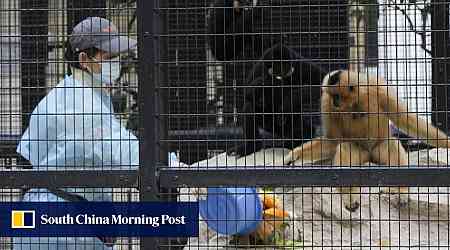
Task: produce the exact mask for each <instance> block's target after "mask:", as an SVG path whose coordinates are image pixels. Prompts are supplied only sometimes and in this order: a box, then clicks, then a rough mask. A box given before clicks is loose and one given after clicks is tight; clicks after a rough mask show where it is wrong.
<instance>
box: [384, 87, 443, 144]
mask: <svg viewBox="0 0 450 250" xmlns="http://www.w3.org/2000/svg"><path fill="white" fill-rule="evenodd" d="M379 90H380V92H385V93H383V95H379V96H383V97H386V99H385V100H382V102H381V104H382V106H383V109H384V111H385V112H387V116H388V118H389V120H391V121H392V122H393V123H394V124H395V125H396V126H397V127H399V128H400V129H402V130H403V131H404V132H405V133H407V134H408V135H410V136H415V137H417V138H420V139H422V140H423V141H424V142H425V143H427V144H429V145H432V146H434V147H438V148H439V147H440V148H450V140H449V138H448V136H447V135H446V134H445V133H444V132H443V131H442V130H440V129H438V128H436V127H435V126H433V125H432V124H431V123H428V122H427V121H426V120H425V119H423V118H421V117H418V116H417V115H416V114H415V113H412V112H408V110H407V108H406V104H405V103H404V102H402V101H401V100H399V99H398V98H397V94H396V92H395V90H393V89H391V88H389V89H388V88H387V87H380V88H379ZM380 92H379V93H380Z"/></svg>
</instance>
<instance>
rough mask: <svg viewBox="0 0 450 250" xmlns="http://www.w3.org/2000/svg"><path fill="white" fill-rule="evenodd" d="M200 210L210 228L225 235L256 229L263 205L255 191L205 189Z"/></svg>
mask: <svg viewBox="0 0 450 250" xmlns="http://www.w3.org/2000/svg"><path fill="white" fill-rule="evenodd" d="M199 211H200V215H201V216H202V218H203V219H204V220H205V222H206V224H207V225H208V227H209V228H211V229H213V230H214V231H216V232H218V233H220V234H225V235H243V234H248V233H251V232H253V231H254V230H256V228H257V227H258V225H259V223H260V222H261V220H262V203H261V199H260V198H259V195H258V192H257V190H256V188H208V195H207V198H206V199H205V200H200V201H199Z"/></svg>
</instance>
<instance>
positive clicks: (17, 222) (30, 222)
mask: <svg viewBox="0 0 450 250" xmlns="http://www.w3.org/2000/svg"><path fill="white" fill-rule="evenodd" d="M11 228H13V229H20V228H35V212H34V210H27V211H24V210H12V211H11Z"/></svg>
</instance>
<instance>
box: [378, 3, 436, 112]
mask: <svg viewBox="0 0 450 250" xmlns="http://www.w3.org/2000/svg"><path fill="white" fill-rule="evenodd" d="M379 2H380V4H381V5H380V18H379V21H378V28H379V34H378V44H379V47H378V52H379V58H380V61H379V70H380V71H379V73H381V74H382V76H383V77H385V79H386V80H387V81H388V83H390V84H393V85H396V86H397V87H398V92H399V96H400V97H401V98H403V99H404V100H406V101H407V104H408V108H409V110H411V111H415V112H428V113H427V114H424V113H419V114H423V115H426V116H427V118H428V119H431V117H430V115H431V114H430V113H429V112H431V79H432V78H431V77H432V75H431V55H430V54H427V53H426V52H425V51H424V50H423V49H422V48H421V47H420V44H421V43H422V40H421V37H420V36H419V35H416V33H414V32H413V31H412V30H411V29H410V26H409V23H408V22H407V20H406V18H405V16H404V15H403V14H402V13H401V11H399V10H396V9H395V8H394V7H390V6H388V5H387V4H386V3H391V4H392V3H397V6H398V7H399V8H402V9H405V10H406V12H407V14H408V15H409V17H410V19H411V21H412V23H413V24H415V25H416V29H418V30H419V31H421V28H422V17H421V15H420V12H419V11H418V10H417V9H415V8H414V6H413V5H411V6H410V9H409V10H408V9H407V6H405V5H401V4H399V3H400V1H398V0H380V1H379ZM420 7H421V8H423V6H420ZM426 24H427V26H426V30H428V31H430V30H431V18H430V16H428V20H427V22H426ZM426 47H427V49H429V50H431V32H427V40H426Z"/></svg>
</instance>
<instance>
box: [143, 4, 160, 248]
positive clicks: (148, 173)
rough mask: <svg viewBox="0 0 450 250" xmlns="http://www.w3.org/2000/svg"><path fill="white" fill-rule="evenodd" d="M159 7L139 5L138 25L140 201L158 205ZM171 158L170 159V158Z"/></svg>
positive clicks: (149, 243)
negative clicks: (156, 36)
mask: <svg viewBox="0 0 450 250" xmlns="http://www.w3.org/2000/svg"><path fill="white" fill-rule="evenodd" d="M155 3H156V1H154V0H139V1H137V13H136V14H137V25H138V53H139V55H138V58H139V69H138V85H139V111H140V113H141V114H142V115H141V116H140V119H139V120H140V128H141V129H142V130H143V133H139V134H142V137H141V138H140V141H139V146H140V157H139V159H140V167H139V196H140V197H139V198H140V201H157V200H158V193H159V190H158V184H157V179H156V171H157V169H156V161H157V153H158V151H157V148H156V147H157V138H156V120H155V116H156V102H157V100H156V98H157V96H156V92H155V91H156V86H155V84H156V75H155V71H156V70H155V67H156V64H155V62H156V57H155V53H156V51H158V47H157V46H158V43H157V41H155V26H156V25H155V20H156V19H157V16H156V15H155V7H156V6H155ZM166 157H167V155H166ZM158 248H159V246H158V241H157V239H156V238H148V237H143V238H141V242H140V249H143V250H144V249H145V250H147V249H158Z"/></svg>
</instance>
